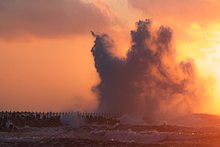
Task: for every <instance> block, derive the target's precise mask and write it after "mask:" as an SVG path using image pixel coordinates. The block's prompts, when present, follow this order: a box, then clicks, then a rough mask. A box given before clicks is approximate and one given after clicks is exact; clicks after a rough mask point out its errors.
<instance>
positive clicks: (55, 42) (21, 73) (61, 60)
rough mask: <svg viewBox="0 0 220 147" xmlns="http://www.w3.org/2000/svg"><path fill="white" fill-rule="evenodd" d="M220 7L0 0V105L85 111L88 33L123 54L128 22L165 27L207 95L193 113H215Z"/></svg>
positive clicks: (92, 102) (91, 100)
mask: <svg viewBox="0 0 220 147" xmlns="http://www.w3.org/2000/svg"><path fill="white" fill-rule="evenodd" d="M219 8H220V2H219V1H218V0H193V1H192V0H178V1H177V0H166V1H164V0H47V1H45V0H28V1H26V0H0V101H1V103H0V108H1V109H2V110H9V111H10V110H19V111H78V110H79V111H93V110H95V109H96V108H97V105H98V103H99V101H98V99H97V97H96V95H95V94H94V93H93V92H92V87H94V86H95V85H97V84H98V83H99V81H100V79H99V76H98V74H97V72H96V69H95V67H94V61H93V57H92V54H91V48H92V47H93V45H94V40H95V39H94V37H93V36H92V35H91V32H90V31H94V32H97V33H107V34H109V35H110V36H111V37H112V38H113V39H114V41H115V44H116V48H115V49H114V50H113V51H112V53H113V54H114V55H115V56H120V57H124V56H125V54H126V51H127V50H128V49H129V46H130V42H131V41H130V30H132V29H134V28H135V22H137V21H138V20H144V19H146V18H149V19H151V20H152V25H153V27H154V28H158V27H159V26H160V25H164V26H169V27H170V28H172V30H173V41H172V46H173V47H174V48H175V49H176V52H177V53H176V54H177V58H178V60H182V59H187V58H192V59H193V60H194V61H195V64H196V67H197V69H198V71H199V73H200V75H201V76H202V77H204V78H205V79H206V80H207V81H208V82H207V83H208V87H210V88H209V89H207V91H208V92H210V93H211V97H210V98H209V101H207V103H206V105H204V106H203V107H202V108H201V110H200V111H201V112H206V113H215V114H220V109H219V106H220V92H219V89H220V69H219V66H220V20H219V19H218V18H220V11H219Z"/></svg>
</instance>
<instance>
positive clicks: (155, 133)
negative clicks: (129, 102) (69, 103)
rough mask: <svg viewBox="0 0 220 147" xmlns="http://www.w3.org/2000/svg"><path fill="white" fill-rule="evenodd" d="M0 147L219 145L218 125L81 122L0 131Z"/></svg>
mask: <svg viewBox="0 0 220 147" xmlns="http://www.w3.org/2000/svg"><path fill="white" fill-rule="evenodd" d="M0 146H2V147H7V146H77V147H78V146H94V147H97V146H131V147H133V146H152V147H154V146H155V147H157V146H169V147H172V146H178V147H188V146H193V147H195V146H198V147H202V146H204V147H212V146H220V127H218V125H215V126H203V127H196V126H195V127H184V126H177V125H166V124H164V125H157V126H152V125H145V126H137V125H135V126H129V125H122V124H116V125H114V126H109V125H95V124H93V125H88V124H87V125H82V126H79V127H75V126H60V127H47V128H30V127H24V128H20V129H19V130H18V131H16V132H0Z"/></svg>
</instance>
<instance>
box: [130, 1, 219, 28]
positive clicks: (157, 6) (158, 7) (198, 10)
mask: <svg viewBox="0 0 220 147" xmlns="http://www.w3.org/2000/svg"><path fill="white" fill-rule="evenodd" d="M128 3H129V4H130V6H132V7H133V8H136V9H139V10H141V11H142V12H144V13H145V14H147V15H148V16H150V17H152V18H154V19H155V18H159V19H160V20H172V21H175V23H187V22H201V23H203V24H206V23H207V21H213V20H214V21H216V19H218V18H219V16H220V11H219V8H220V2H219V1H218V0H193V1H192V0H166V1H164V0H128Z"/></svg>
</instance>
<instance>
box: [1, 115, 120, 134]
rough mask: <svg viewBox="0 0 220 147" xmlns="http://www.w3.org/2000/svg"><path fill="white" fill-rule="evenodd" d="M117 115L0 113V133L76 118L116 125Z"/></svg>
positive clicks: (49, 125) (44, 125)
mask: <svg viewBox="0 0 220 147" xmlns="http://www.w3.org/2000/svg"><path fill="white" fill-rule="evenodd" d="M120 116H121V114H119V113H97V112H11V111H2V112H0V131H13V130H17V128H19V127H24V126H30V127H54V126H60V125H63V124H62V121H61V120H62V118H64V117H70V118H71V117H78V118H80V119H84V121H85V123H97V124H109V125H112V124H116V123H118V122H119V120H118V118H119V117H120Z"/></svg>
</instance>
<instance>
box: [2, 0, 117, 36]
mask: <svg viewBox="0 0 220 147" xmlns="http://www.w3.org/2000/svg"><path fill="white" fill-rule="evenodd" d="M113 21H114V18H113V17H111V16H110V14H109V11H108V12H106V13H105V12H104V11H103V9H101V6H100V4H99V6H98V5H97V4H95V3H89V2H83V1H81V0H0V38H3V39H8V38H22V37H24V36H27V35H31V36H35V37H63V36H71V35H79V34H84V33H87V32H89V31H90V30H92V29H93V30H97V29H95V28H98V30H97V31H103V30H106V29H107V28H108V27H109V26H110V25H111V23H112V22H113Z"/></svg>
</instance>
